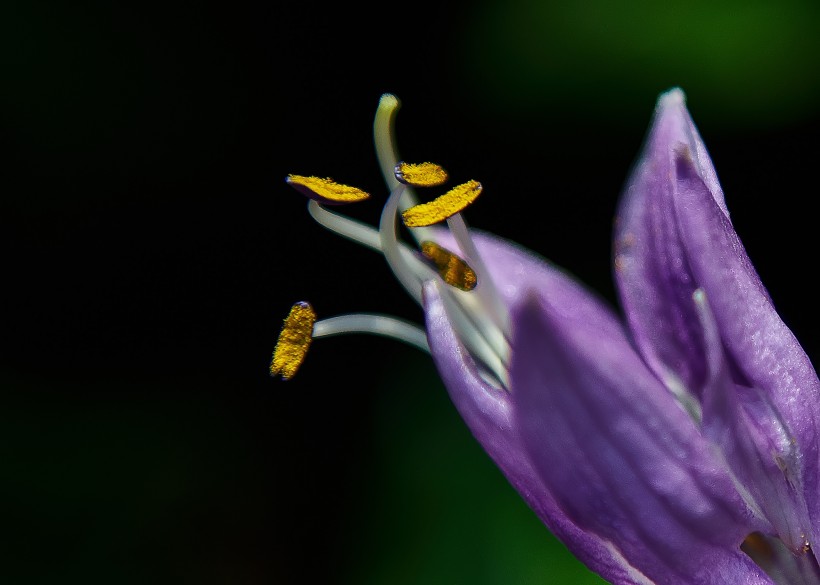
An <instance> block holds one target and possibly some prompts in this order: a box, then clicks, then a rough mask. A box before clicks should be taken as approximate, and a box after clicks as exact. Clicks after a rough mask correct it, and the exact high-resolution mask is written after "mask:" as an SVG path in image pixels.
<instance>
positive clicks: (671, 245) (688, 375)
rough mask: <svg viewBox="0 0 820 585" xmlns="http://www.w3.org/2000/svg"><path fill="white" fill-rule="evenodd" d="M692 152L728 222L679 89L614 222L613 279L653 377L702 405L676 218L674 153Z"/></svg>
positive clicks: (655, 125)
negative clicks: (681, 147) (685, 150)
mask: <svg viewBox="0 0 820 585" xmlns="http://www.w3.org/2000/svg"><path fill="white" fill-rule="evenodd" d="M680 146H685V147H687V148H688V149H689V150H690V152H692V153H694V156H695V160H696V161H697V165H698V169H699V171H700V173H701V175H702V176H703V177H704V180H705V181H706V183H707V184H708V186H709V188H710V193H711V194H712V196H713V198H714V202H715V204H716V205H717V206H718V207H719V208H720V210H721V211H722V212H723V214H724V215H727V216H728V211H727V210H726V205H725V203H724V200H723V192H722V191H721V189H720V185H719V184H718V181H717V175H716V173H715V170H714V167H713V166H712V163H711V161H710V159H709V155H708V153H707V152H706V147H705V145H704V144H703V140H701V138H700V135H699V134H698V131H697V129H696V128H695V125H694V123H693V122H692V119H691V117H690V116H689V113H688V112H687V110H686V106H685V103H684V95H683V92H681V91H680V90H677V89H676V90H672V91H670V92H667V93H666V94H663V95H662V96H661V97H660V98H659V100H658V105H657V108H656V110H655V116H654V119H653V121H652V124H651V126H650V131H649V134H648V136H647V139H646V143H645V145H644V149H643V153H642V154H641V156H640V158H639V159H638V162H637V164H636V166H635V169H634V170H633V171H632V174H631V176H630V179H629V181H628V182H627V188H626V190H625V192H624V194H623V197H622V198H621V202H620V205H619V209H618V213H617V216H616V221H615V251H614V255H615V259H614V260H615V278H616V281H617V284H618V289H619V291H620V294H621V302H622V305H623V307H624V311H625V315H626V318H627V320H628V323H629V326H630V328H631V331H632V335H633V338H634V342H635V344H636V345H637V347H638V349H639V350H640V352H641V353H642V355H643V356H644V359H645V360H646V362H647V363H648V364H649V366H650V367H651V368H652V369H653V370H654V371H655V373H656V374H657V375H658V376H659V377H660V378H661V379H662V380H663V381H664V383H665V384H666V385H667V387H669V388H670V389H671V390H672V391H673V392H674V393H675V394H676V395H677V396H679V397H680V398H681V399H682V400H684V401H685V400H686V399H687V398H688V399H690V400H691V399H692V398H695V399H697V398H699V397H700V394H701V391H702V387H703V384H704V380H705V377H706V375H707V373H706V371H705V369H704V366H703V363H704V360H703V359H702V356H703V351H704V348H703V347H702V336H701V333H700V331H699V330H698V329H699V327H698V319H697V315H696V313H695V311H694V308H693V307H692V293H693V292H694V291H695V289H696V288H697V287H698V284H697V283H696V282H693V280H692V275H691V271H690V268H689V264H688V262H689V259H688V257H687V254H686V250H684V249H683V247H682V245H681V241H680V238H681V236H680V234H679V233H678V229H679V228H678V225H677V223H676V219H675V213H674V206H673V199H674V197H675V186H676V183H675V165H674V150H675V148H678V147H680Z"/></svg>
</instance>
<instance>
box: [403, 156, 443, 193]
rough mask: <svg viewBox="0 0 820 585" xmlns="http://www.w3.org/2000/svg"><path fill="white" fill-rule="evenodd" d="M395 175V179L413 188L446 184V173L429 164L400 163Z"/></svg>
mask: <svg viewBox="0 0 820 585" xmlns="http://www.w3.org/2000/svg"><path fill="white" fill-rule="evenodd" d="M395 175H396V179H398V180H399V181H401V182H402V183H404V184H405V185H412V186H413V187H436V186H437V185H443V184H444V183H446V182H447V171H445V170H444V169H443V168H441V167H440V166H438V165H437V164H436V163H431V162H426V163H419V164H410V163H406V162H404V161H400V162H399V163H398V164H397V165H396V171H395Z"/></svg>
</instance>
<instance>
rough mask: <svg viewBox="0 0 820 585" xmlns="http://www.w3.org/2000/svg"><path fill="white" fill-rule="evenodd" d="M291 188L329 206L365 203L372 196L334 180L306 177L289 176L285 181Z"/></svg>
mask: <svg viewBox="0 0 820 585" xmlns="http://www.w3.org/2000/svg"><path fill="white" fill-rule="evenodd" d="M285 180H286V181H287V183H288V185H290V186H291V187H293V188H294V189H296V190H297V191H299V192H300V193H302V194H303V195H306V196H308V197H310V198H311V199H315V200H317V201H321V202H322V203H325V204H327V205H339V204H342V203H356V202H358V201H364V200H365V199H367V198H368V197H370V194H369V193H367V192H365V191H362V190H361V189H358V188H356V187H351V186H350V185H342V184H340V183H337V182H335V181H334V180H333V179H322V178H320V177H305V176H302V175H288V177H287V179H285Z"/></svg>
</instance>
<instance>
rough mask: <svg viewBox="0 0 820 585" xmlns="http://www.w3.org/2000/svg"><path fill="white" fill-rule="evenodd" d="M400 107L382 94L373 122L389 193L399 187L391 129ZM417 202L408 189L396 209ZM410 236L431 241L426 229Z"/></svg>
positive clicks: (389, 96)
mask: <svg viewBox="0 0 820 585" xmlns="http://www.w3.org/2000/svg"><path fill="white" fill-rule="evenodd" d="M400 105H401V103H400V102H399V100H398V98H397V97H396V96H394V95H393V94H390V93H385V94H383V95H382V97H381V99H380V100H379V107H378V108H377V109H376V117H375V119H374V120H373V141H374V142H375V144H376V157H377V158H378V159H379V167H381V171H382V176H383V177H384V181H385V183H387V188H388V189H389V190H390V192H393V190H394V189H395V188H396V187H398V186H399V185H400V183H399V181H398V179H396V164H397V163H398V162H399V154H398V149H397V148H396V134H395V132H394V128H393V127H394V125H395V123H396V113H397V112H398V111H399V107H400ZM418 202H419V201H418V198H417V197H416V195H415V193H414V192H413V189H412V188H410V187H408V188H407V189H405V190H404V194H403V195H402V197H401V200H399V204H398V208H399V209H400V210H401V211H404V210H406V209H409V208H410V207H413V206H414V205H416V204H417V203H418ZM411 235H412V236H413V238H414V239H415V240H416V242H421V241H422V240H431V239H433V233H432V232H431V230H428V229H426V228H416V229H415V230H414V231H413V232H412V233H411Z"/></svg>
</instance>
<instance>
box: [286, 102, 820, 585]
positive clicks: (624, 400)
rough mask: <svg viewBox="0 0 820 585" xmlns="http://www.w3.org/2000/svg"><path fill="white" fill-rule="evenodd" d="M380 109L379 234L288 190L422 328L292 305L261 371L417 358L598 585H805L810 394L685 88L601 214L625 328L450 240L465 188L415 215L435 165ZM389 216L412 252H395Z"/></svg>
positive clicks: (548, 273) (542, 279) (523, 269)
mask: <svg viewBox="0 0 820 585" xmlns="http://www.w3.org/2000/svg"><path fill="white" fill-rule="evenodd" d="M397 109H398V102H397V100H396V99H395V98H394V97H393V96H390V95H386V96H383V98H382V101H381V102H380V106H379V110H378V112H377V115H376V123H375V126H374V129H375V137H376V144H377V152H378V155H379V159H380V162H381V166H382V170H383V173H384V175H385V177H386V180H387V183H388V187H389V188H390V190H391V195H390V197H389V198H388V200H387V202H386V204H385V207H384V212H383V214H382V219H381V223H380V226H379V229H378V230H375V229H373V228H370V227H369V226H365V225H364V224H361V223H358V222H356V221H355V220H352V219H350V218H348V217H345V216H342V215H338V214H336V213H334V212H331V211H329V210H328V209H327V208H325V207H324V205H323V203H339V202H341V201H340V200H338V199H334V190H336V191H338V190H340V189H341V190H342V191H345V192H348V191H349V190H350V189H352V188H350V187H346V186H344V185H341V186H340V185H338V184H336V183H334V182H332V181H330V180H324V179H316V178H315V177H300V176H297V175H292V176H291V177H290V178H289V181H290V182H291V183H292V184H293V186H295V187H297V188H298V189H300V190H301V191H303V192H306V190H307V192H308V194H309V195H310V196H311V197H312V198H313V199H314V200H312V201H311V202H310V203H309V206H310V211H311V213H312V214H313V216H314V217H315V218H316V219H317V220H318V221H319V222H320V223H322V224H323V225H325V226H326V227H329V228H331V229H333V230H335V231H338V232H339V233H341V234H342V235H345V236H347V237H349V238H352V239H354V240H357V241H359V242H361V243H363V244H365V245H368V246H370V247H372V248H374V249H377V250H380V251H381V252H382V253H383V254H384V255H385V257H386V259H387V260H388V262H389V264H390V266H391V268H392V269H393V271H394V272H395V274H396V276H397V278H398V279H399V280H400V282H401V283H402V284H403V285H404V286H405V288H406V289H407V290H408V292H409V293H410V294H411V295H413V296H414V297H415V298H416V299H417V300H418V301H419V302H420V303H421V305H422V306H423V308H424V315H425V325H426V328H425V329H426V332H425V331H422V330H421V329H419V328H417V327H415V326H413V325H411V324H409V323H405V322H403V321H399V320H396V319H393V318H391V317H387V316H381V315H345V316H342V317H334V318H331V319H326V320H323V321H318V322H315V323H314V321H313V317H312V310H311V313H310V315H311V319H308V320H307V321H305V319H304V318H302V319H301V320H300V319H297V317H298V315H297V317H293V320H294V322H296V321H299V322H300V323H302V325H301V333H300V332H299V331H296V332H295V333H294V328H293V327H292V326H289V325H288V324H287V323H286V326H285V327H284V328H283V337H280V342H279V343H278V344H277V350H276V352H275V356H274V366H272V370H271V371H272V373H282V372H283V366H282V364H283V363H285V362H287V363H289V364H291V365H292V363H293V359H291V356H294V355H295V356H298V357H296V358H294V359H296V360H297V361H299V360H301V359H302V357H303V355H304V351H306V349H307V344H308V343H309V341H310V339H315V338H317V337H322V336H325V335H333V334H338V333H346V332H369V333H377V334H382V335H388V336H392V337H395V338H398V339H401V340H403V341H407V342H409V343H412V344H414V345H416V346H418V347H421V348H422V349H428V350H429V351H430V353H431V355H432V357H433V359H434V361H435V364H436V366H437V368H438V370H439V372H440V375H441V377H442V380H443V381H444V384H445V386H446V388H447V390H448V392H449V393H450V396H451V398H452V400H453V403H454V404H455V406H456V407H457V409H458V411H459V412H460V414H461V416H462V417H463V419H464V421H465V422H466V424H467V425H468V426H469V428H470V429H471V431H472V433H473V435H474V436H475V438H476V439H477V440H478V441H479V442H480V443H481V445H482V446H483V447H484V449H485V450H486V452H487V453H488V454H489V455H490V457H491V458H492V459H493V460H494V461H495V462H496V464H497V465H498V466H499V468H500V469H501V470H502V471H503V473H504V474H505V476H506V477H507V478H508V480H509V481H510V483H511V484H512V485H513V486H514V487H515V488H516V489H517V490H518V492H519V493H520V494H521V496H522V497H523V498H524V499H525V500H526V502H527V503H528V504H529V506H530V507H531V508H532V509H533V510H534V511H535V513H536V514H537V515H538V516H539V518H541V520H542V521H543V522H544V523H545V524H546V525H547V527H548V528H549V529H550V530H551V531H552V532H553V533H554V534H555V535H556V536H557V537H558V538H560V539H561V540H562V541H563V542H564V543H565V544H566V545H567V547H568V548H569V549H570V550H571V551H573V552H574V554H575V555H576V556H577V557H578V558H579V559H580V560H582V561H583V562H584V563H586V564H587V565H588V566H589V567H590V568H591V569H592V570H594V571H596V572H597V573H599V574H600V575H601V576H602V577H604V578H605V579H607V580H608V581H610V582H612V583H632V584H646V583H656V584H667V583H669V584H671V583H682V584H711V583H715V584H717V583H721V584H724V583H733V584H734V583H738V584H741V583H742V584H749V583H752V584H754V583H778V584H797V583H820V569H818V563H817V559H816V556H815V552H814V550H813V548H812V546H813V545H814V543H816V542H818V537H820V486H818V479H820V477H819V475H818V457H819V456H820V453H818V437H817V432H818V431H817V429H818V417H819V416H820V412H818V408H819V407H820V400H819V399H818V392H820V381H818V378H817V374H816V373H815V371H814V369H813V367H812V365H811V363H810V361H809V359H808V357H807V356H806V354H805V352H804V351H803V349H802V348H801V347H800V345H799V344H798V342H797V341H796V340H795V338H794V336H793V335H792V333H791V331H790V330H789V329H788V328H787V327H786V325H785V324H784V323H783V322H782V320H781V319H780V317H779V316H778V315H777V312H776V311H775V309H774V306H773V304H772V301H771V299H770V297H769V296H768V294H767V292H766V290H765V288H764V287H763V285H762V283H761V282H760V280H759V278H758V276H757V274H756V272H755V270H754V268H753V266H752V264H751V262H750V261H749V259H748V257H747V256H746V253H745V251H744V249H743V246H742V244H741V242H740V240H739V239H738V237H737V234H736V233H735V231H734V228H733V227H732V223H731V220H730V219H729V212H728V210H727V207H726V204H725V201H724V198H723V192H722V190H721V187H720V185H719V184H718V181H717V176H716V173H715V170H714V168H713V166H712V163H711V160H710V158H709V156H708V154H707V152H706V148H705V146H704V144H703V141H702V140H701V138H700V136H699V134H698V132H697V130H696V128H695V125H694V123H693V122H692V120H691V118H690V116H689V113H688V112H687V110H686V106H685V103H684V95H683V93H682V92H681V91H680V90H678V89H673V90H671V91H669V92H667V93H665V94H663V95H662V96H661V97H660V99H659V101H658V105H657V108H656V112H655V116H654V120H653V122H652V125H651V128H650V131H649V135H648V137H647V139H646V143H645V146H644V151H643V153H642V154H641V156H640V158H639V159H638V163H637V164H636V166H635V168H634V170H633V172H632V175H631V177H630V179H629V181H628V184H627V187H626V190H625V192H624V195H623V197H622V201H621V203H620V207H619V211H618V216H617V218H616V229H615V232H616V233H615V251H614V264H615V271H614V272H615V278H616V281H617V285H618V291H619V293H620V299H621V304H622V306H623V315H624V317H623V318H622V317H621V316H620V315H619V314H617V313H616V312H614V311H613V309H612V308H610V307H608V306H607V305H606V304H605V303H603V302H602V301H601V300H600V299H599V298H598V297H597V296H595V295H594V294H593V293H591V292H590V291H588V290H586V289H585V288H584V287H583V286H582V285H581V284H579V283H578V282H576V281H575V280H573V279H572V278H571V277H569V276H568V275H567V274H565V273H563V272H562V271H561V270H560V269H558V268H556V267H555V266H553V265H551V264H549V263H548V262H546V261H545V260H543V259H542V258H540V257H538V256H536V255H534V254H532V253H530V252H528V251H526V250H524V249H522V248H520V247H519V246H517V245H515V244H513V243H511V242H509V241H505V240H502V239H500V238H497V237H494V236H492V235H489V234H486V233H482V232H477V231H475V230H472V229H469V228H468V227H467V225H466V223H465V222H464V219H463V217H462V214H461V213H460V210H462V209H463V207H465V206H466V205H467V204H468V203H470V202H472V200H474V199H475V197H476V196H477V195H478V193H480V189H481V188H480V184H478V183H476V182H474V181H473V182H470V183H469V184H465V185H462V186H460V187H462V189H461V191H459V188H458V187H457V188H456V189H453V190H452V191H450V192H448V193H447V194H445V195H443V196H440V197H438V198H437V199H435V200H433V201H432V202H431V203H428V204H422V205H419V204H418V200H417V199H416V196H415V194H414V193H413V191H412V187H413V186H416V187H426V186H429V185H437V184H440V182H441V181H439V180H438V179H436V182H428V183H426V182H425V180H424V173H425V172H428V173H429V172H432V171H436V172H438V171H441V169H440V167H437V166H435V165H429V163H425V164H426V165H428V166H425V165H406V164H404V163H401V162H399V159H398V156H397V154H396V149H395V146H394V143H393V138H392V123H393V118H394V116H395V113H396V111H397ZM442 180H443V179H442ZM323 181H326V182H324V183H323ZM464 192H469V194H470V198H469V199H465V197H466V195H464ZM366 195H367V194H364V196H366ZM459 197H461V198H460V199H459ZM400 212H401V215H402V218H403V219H404V221H405V223H406V224H407V225H411V226H415V227H411V228H410V229H411V232H412V234H413V236H414V237H416V240H417V243H418V244H419V247H420V248H421V253H420V252H419V251H418V250H417V249H416V246H410V245H408V244H407V243H403V242H401V241H400V240H399V238H398V236H397V230H396V221H397V217H398V216H399V213H400ZM418 217H421V218H422V219H421V220H418V219H417V218H418ZM444 220H446V222H447V226H448V228H449V229H444V228H442V227H437V226H432V224H433V223H436V222H440V221H444ZM413 222H415V223H413ZM431 226H432V227H431ZM465 283H468V284H469V286H465ZM300 307H302V309H300V310H303V305H300ZM301 316H302V317H304V314H301ZM305 323H307V324H305ZM293 373H295V368H292V369H288V370H287V376H286V377H290V376H292V375H293Z"/></svg>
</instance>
